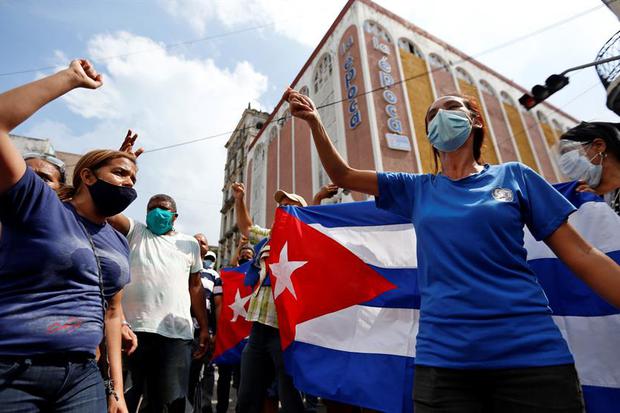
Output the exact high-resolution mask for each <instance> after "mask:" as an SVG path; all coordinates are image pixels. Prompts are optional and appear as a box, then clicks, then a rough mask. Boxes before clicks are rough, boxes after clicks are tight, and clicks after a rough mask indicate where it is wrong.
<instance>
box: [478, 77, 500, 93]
mask: <svg viewBox="0 0 620 413" xmlns="http://www.w3.org/2000/svg"><path fill="white" fill-rule="evenodd" d="M480 89H482V91H483V92H484V93H487V94H489V95H491V96H497V93H495V89H493V86H491V84H490V83H489V82H487V81H486V80H484V79H480Z"/></svg>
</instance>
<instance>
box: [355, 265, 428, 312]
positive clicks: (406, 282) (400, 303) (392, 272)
mask: <svg viewBox="0 0 620 413" xmlns="http://www.w3.org/2000/svg"><path fill="white" fill-rule="evenodd" d="M370 267H371V268H372V269H373V270H375V271H377V272H378V273H379V274H381V275H382V276H383V277H385V278H386V279H387V280H388V281H389V282H391V283H392V284H394V285H396V288H395V289H393V290H390V291H387V292H385V293H383V294H381V295H380V296H379V297H377V298H374V299H372V300H370V301H367V302H365V303H363V305H367V306H370V307H385V308H390V307H391V308H418V309H419V308H420V290H419V289H418V270H417V269H416V268H402V269H401V268H399V269H393V268H379V267H375V266H373V265H370Z"/></svg>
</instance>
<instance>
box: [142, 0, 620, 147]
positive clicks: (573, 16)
mask: <svg viewBox="0 0 620 413" xmlns="http://www.w3.org/2000/svg"><path fill="white" fill-rule="evenodd" d="M616 1H619V0H612V1H611V2H610V3H613V2H616ZM601 7H605V4H600V5H598V6H596V7H592V8H590V9H587V10H584V11H582V12H579V13H577V14H574V15H572V16H570V17H567V18H565V19H562V20H559V21H557V22H555V23H552V24H550V25H548V26H545V27H542V28H540V29H537V30H535V31H533V32H530V33H528V34H525V35H522V36H518V37H516V38H514V39H512V40H509V41H507V42H503V43H500V44H498V45H496V46H493V47H491V48H489V49H485V50H483V51H481V52H479V53H477V54H475V55H473V56H469V57H467V58H464V59H461V60H458V61H456V62H453V63H450V66H453V67H454V66H456V65H459V64H462V63H465V62H469V61H471V60H474V59H475V58H477V57H480V56H482V55H485V54H488V53H492V52H494V51H497V50H500V49H503V48H506V47H508V46H512V45H513V44H515V43H518V42H521V41H523V40H526V39H528V38H530V37H533V36H536V35H538V34H540V33H543V32H545V31H547V30H550V29H553V28H555V27H558V26H561V25H563V24H566V23H568V22H570V21H573V20H575V19H578V18H580V17H583V16H585V15H587V14H589V13H592V12H593V11H595V10H598V9H600V8H601ZM444 69H445V67H443V66H440V67H436V68H432V69H431V70H427V71H424V72H421V73H419V74H416V75H413V76H410V77H408V78H404V79H400V80H397V81H395V82H394V83H393V85H392V86H395V85H399V84H402V83H406V82H409V81H411V80H415V79H418V78H420V77H423V76H427V75H430V74H431V73H434V72H436V71H440V70H444ZM594 86H596V85H594ZM594 86H592V87H590V88H588V89H587V90H586V92H587V91H589V90H590V89H591V88H593V87H594ZM385 89H386V88H384V87H378V88H375V89H371V90H368V91H365V92H362V93H359V94H358V95H357V96H355V97H354V98H353V99H355V98H357V97H359V96H365V95H368V94H372V93H375V92H378V91H383V90H385ZM584 93H585V92H584ZM580 96H581V95H579V96H577V97H580ZM577 97H576V98H577ZM576 98H575V99H576ZM349 100H350V99H349V98H348V97H346V98H343V99H340V100H336V101H333V102H328V103H326V104H323V105H320V106H317V107H316V109H317V110H320V109H324V108H327V107H329V106H333V105H337V104H339V103H343V102H348V101H349ZM558 110H560V109H553V111H552V113H555V112H557V111H558ZM289 117H290V115H289V116H282V117H279V118H277V119H272V120H270V121H269V122H266V123H264V124H263V125H264V126H263V128H264V127H266V126H267V125H269V124H271V123H273V122H282V121H286V120H287V119H288V118H289ZM253 127H254V126H244V127H241V128H237V129H233V130H231V131H227V132H222V133H218V134H216V135H210V136H206V137H203V138H197V139H192V140H188V141H184V142H179V143H175V144H172V145H166V146H161V147H158V148H153V149H149V150H146V151H144V153H152V152H159V151H163V150H167V149H172V148H177V147H179V146H185V145H190V144H192V143H196V142H201V141H206V140H210V139H215V138H219V137H222V136H226V135H232V134H233V133H236V132H241V131H244V130H246V129H251V128H253Z"/></svg>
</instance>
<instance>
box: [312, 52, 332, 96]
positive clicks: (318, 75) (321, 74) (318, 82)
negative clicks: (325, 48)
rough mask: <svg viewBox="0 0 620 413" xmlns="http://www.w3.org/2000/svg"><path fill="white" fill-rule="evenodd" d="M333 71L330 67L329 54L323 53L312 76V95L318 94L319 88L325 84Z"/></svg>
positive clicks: (330, 58) (330, 59)
mask: <svg viewBox="0 0 620 413" xmlns="http://www.w3.org/2000/svg"><path fill="white" fill-rule="evenodd" d="M333 71H334V68H333V65H332V56H331V55H330V54H329V53H325V54H324V55H323V57H321V60H319V63H318V65H317V66H316V69H314V76H313V78H312V80H313V85H314V93H315V94H316V93H318V92H319V89H321V86H323V85H324V84H325V82H327V80H328V79H329V78H331V75H332V73H333Z"/></svg>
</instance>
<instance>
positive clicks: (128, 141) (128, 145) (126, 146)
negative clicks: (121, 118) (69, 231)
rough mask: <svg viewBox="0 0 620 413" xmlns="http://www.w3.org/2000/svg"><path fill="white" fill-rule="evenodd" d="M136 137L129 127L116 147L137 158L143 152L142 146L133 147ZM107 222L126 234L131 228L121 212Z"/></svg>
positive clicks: (127, 219)
mask: <svg viewBox="0 0 620 413" xmlns="http://www.w3.org/2000/svg"><path fill="white" fill-rule="evenodd" d="M136 139H138V134H137V133H134V132H132V130H131V129H129V130H128V131H127V135H125V139H124V140H123V143H122V144H121V147H120V148H119V149H118V150H119V151H121V152H127V153H130V154H132V155H133V156H135V157H136V158H138V157H139V156H140V155H142V153H143V152H144V148H139V149H138V150H135V151H134V149H133V146H134V144H135V143H136ZM107 221H108V223H109V224H110V225H112V226H113V227H114V229H116V230H117V231H118V232H120V233H121V234H123V235H125V236H127V234H129V230H130V229H131V222H130V221H129V218H127V217H126V216H125V215H123V214H117V215H114V216H113V217H108V219H107Z"/></svg>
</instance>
